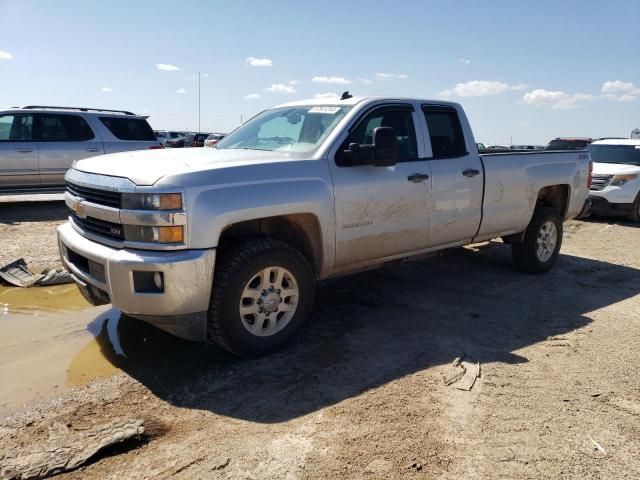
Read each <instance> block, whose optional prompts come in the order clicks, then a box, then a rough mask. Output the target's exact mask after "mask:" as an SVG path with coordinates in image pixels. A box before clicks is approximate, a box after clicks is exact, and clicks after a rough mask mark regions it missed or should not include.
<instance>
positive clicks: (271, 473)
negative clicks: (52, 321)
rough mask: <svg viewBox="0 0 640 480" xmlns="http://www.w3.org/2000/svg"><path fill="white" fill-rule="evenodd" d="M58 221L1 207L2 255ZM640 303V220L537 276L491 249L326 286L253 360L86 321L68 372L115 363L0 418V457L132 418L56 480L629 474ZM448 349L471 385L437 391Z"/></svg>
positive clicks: (600, 231)
mask: <svg viewBox="0 0 640 480" xmlns="http://www.w3.org/2000/svg"><path fill="white" fill-rule="evenodd" d="M63 217H64V211H63V209H62V207H60V205H49V206H45V205H44V204H43V205H41V206H40V207H39V208H38V210H37V212H34V211H33V210H32V209H30V208H29V207H15V206H10V207H9V208H7V207H6V206H4V205H0V258H5V257H11V258H12V257H15V256H24V257H26V258H27V260H29V261H32V262H37V263H42V262H45V263H46V261H51V262H55V261H57V252H56V251H55V242H53V243H52V238H54V237H53V235H54V234H53V230H54V226H55V224H57V223H59V221H61V219H62V218H63ZM22 218H26V220H25V221H24V222H23V221H22V220H21V219H22ZM8 259H9V258H7V260H8ZM48 259H49V260H48ZM50 266H55V265H50ZM639 293H640V225H634V224H630V223H625V222H619V221H615V220H588V221H571V222H569V223H567V224H566V225H565V239H564V246H563V249H562V254H561V256H560V258H559V260H558V263H557V264H556V266H555V268H554V269H553V270H552V271H551V272H550V273H548V274H546V275H542V276H534V275H526V274H522V273H519V272H516V271H515V270H514V269H513V268H512V266H511V261H510V252H509V249H508V247H506V246H504V245H503V244H501V243H498V242H493V243H484V244H481V245H476V246H474V247H469V248H465V249H457V250H454V251H451V252H448V253H447V254H445V255H443V256H441V257H437V258H432V259H428V260H424V261H420V262H415V263H409V264H404V265H399V266H394V267H390V268H385V269H382V270H377V271H370V272H366V273H362V274H358V275H355V276H352V277H345V278H339V279H334V280H331V281H326V282H323V283H321V284H320V285H319V289H318V295H317V300H316V306H315V311H314V314H313V317H312V319H311V321H310V322H309V324H308V325H307V326H306V328H305V330H304V332H303V334H302V336H301V338H300V340H299V341H298V342H297V343H295V344H294V345H293V346H291V347H290V348H288V349H286V350H285V351H283V352H280V353H278V354H275V355H271V356H269V357H266V358H261V359H257V360H239V359H236V358H234V357H230V356H229V355H226V354H224V353H222V352H220V351H218V350H216V349H215V348H214V347H212V346H208V345H201V344H194V343H189V342H186V341H181V340H178V339H175V338H173V337H171V336H169V335H166V334H164V333H162V332H159V331H157V330H155V329H154V328H152V327H150V326H147V325H146V324H143V323H141V322H138V321H136V320H133V319H130V318H124V317H123V318H120V319H117V312H115V317H116V318H115V319H114V318H112V317H113V315H112V317H110V318H107V317H105V314H104V312H103V311H100V312H99V313H95V314H94V313H93V310H85V311H83V312H84V313H83V315H86V316H88V318H86V319H84V320H82V321H80V324H82V325H83V324H84V323H87V324H89V325H90V326H91V328H90V330H91V333H92V338H93V336H95V337H94V338H95V339H94V340H91V341H92V342H93V343H91V344H88V345H87V346H86V347H85V348H84V349H83V350H80V351H76V352H73V354H72V355H71V357H70V359H69V360H68V366H67V368H68V371H74V369H77V367H78V366H79V365H80V366H83V365H84V362H86V361H87V360H86V359H87V358H89V357H88V356H87V355H88V354H87V349H91V348H94V347H93V346H91V345H94V346H95V352H94V353H95V354H96V355H100V356H101V358H103V360H104V361H105V362H108V364H109V365H111V366H112V367H115V368H112V371H111V373H109V374H106V375H102V376H100V377H99V378H97V379H95V380H93V381H91V382H89V383H87V384H84V385H79V386H75V387H73V388H71V387H68V386H67V387H64V388H58V389H57V390H56V393H55V394H53V393H52V394H51V395H48V396H47V397H46V398H44V399H42V398H40V399H36V400H34V401H33V402H32V403H30V404H28V405H26V406H24V407H20V408H14V409H12V410H11V411H8V412H6V413H7V414H6V416H5V418H4V419H2V421H1V422H0V450H3V449H5V450H16V451H20V450H21V449H23V448H25V447H26V446H28V445H31V444H33V443H34V442H38V441H41V440H42V439H44V438H46V435H47V428H48V427H49V426H50V425H51V424H52V423H53V422H56V421H58V422H62V423H65V424H68V425H70V426H71V427H72V428H85V427H87V426H90V425H95V424H101V423H104V422H107V421H110V420H111V419H113V418H118V417H133V418H142V419H144V420H145V424H146V425H147V433H146V434H145V436H144V437H143V438H142V439H138V440H136V441H129V442H127V443H126V444H124V445H121V446H119V447H117V448H115V449H111V450H110V451H108V452H106V453H105V454H103V455H100V456H99V457H98V458H97V459H96V460H95V461H94V462H93V463H91V464H90V465H87V466H85V467H83V468H82V469H80V470H77V471H75V472H71V473H68V474H63V475H60V476H59V477H58V478H61V479H66V478H69V479H71V478H88V479H116V478H118V479H119V478H165V477H170V476H172V477H176V478H185V479H186V478H234V479H235V478H254V479H263V478H278V479H288V478H291V479H295V478H313V479H316V478H317V479H326V478H367V479H369V478H371V479H373V478H430V479H432V478H440V479H481V478H482V479H485V478H488V479H500V478H505V479H506V478H508V479H515V478H518V479H529V478H531V479H542V478H554V479H580V480H585V479H626V478H628V479H637V478H640V370H639V369H638V361H639V360H640V295H639ZM65 315H69V316H70V318H76V317H75V316H76V315H78V314H77V313H76V311H69V312H68V313H66V314H65ZM92 315H93V316H92ZM20 318H22V317H20ZM6 321H7V322H8V321H9V320H6ZM25 321H26V320H25ZM2 322H3V318H2V316H1V315H0V324H1V323H2ZM82 322H84V323H82ZM5 331H6V330H5ZM8 335H10V333H8ZM20 338H23V336H21V337H20ZM22 341H24V340H18V339H16V340H15V341H8V343H9V344H10V345H9V347H10V348H13V350H8V351H15V352H18V351H23V350H24V349H20V348H19V347H20V345H21V343H20V342H22ZM87 341H88V340H87ZM29 345H30V347H29V348H32V349H33V351H34V352H35V351H37V350H38V348H45V347H39V344H38V343H31V344H29ZM3 348H4V347H3ZM74 348H75V347H74ZM27 351H30V350H27ZM56 352H58V351H57V350H56ZM16 354H17V353H16ZM34 354H35V353H34ZM22 355H27V354H26V353H24V352H23V353H22ZM56 355H62V353H60V352H58V353H56ZM462 355H464V356H465V357H466V358H468V359H473V360H474V361H477V362H479V363H480V365H481V377H480V378H479V379H478V380H477V381H476V383H475V385H474V387H473V389H472V390H471V391H462V390H458V389H456V388H455V384H454V385H451V386H445V383H444V378H445V377H446V376H447V375H449V374H450V372H451V367H450V364H451V362H452V361H453V360H454V359H455V358H456V357H460V356H462ZM0 358H1V357H0ZM91 358H93V357H91ZM6 362H7V363H9V361H8V360H6ZM18 363H20V362H18ZM63 363H64V362H63ZM20 364H22V363H20ZM16 365H17V366H16V367H15V368H20V367H19V365H18V364H16ZM29 365H33V363H32V364H29ZM1 368H2V366H0V369H1ZM11 368H12V369H13V368H14V367H11ZM30 368H36V367H33V366H32V367H30ZM23 377H24V378H29V377H28V375H24V376H23ZM72 384H73V383H72ZM76 385H77V384H76ZM0 389H1V391H0V403H2V399H3V398H5V399H6V398H7V397H10V396H11V395H12V386H11V385H10V384H8V382H5V381H3V382H2V383H0ZM596 445H597V446H596ZM598 447H600V448H598ZM0 458H1V455H0ZM0 463H1V461H0Z"/></svg>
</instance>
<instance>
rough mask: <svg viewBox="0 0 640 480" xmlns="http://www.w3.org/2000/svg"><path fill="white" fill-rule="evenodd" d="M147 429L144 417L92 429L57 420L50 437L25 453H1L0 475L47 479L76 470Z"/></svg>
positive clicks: (6, 479)
mask: <svg viewBox="0 0 640 480" xmlns="http://www.w3.org/2000/svg"><path fill="white" fill-rule="evenodd" d="M143 432H144V422H143V420H136V419H125V420H116V421H113V422H110V423H107V424H103V425H99V426H96V427H94V428H92V429H90V430H80V431H78V430H69V428H68V427H67V426H66V425H63V424H61V423H55V424H54V425H53V426H51V427H49V438H48V440H47V441H46V442H44V443H42V444H39V445H36V446H34V447H32V448H31V449H29V450H28V451H26V452H19V453H17V454H16V453H14V452H4V453H2V452H0V478H1V479H2V480H14V479H15V480H26V479H38V478H46V477H49V476H51V475H56V474H58V473H61V472H67V471H70V470H74V469H76V468H78V467H79V466H81V465H82V464H84V463H85V462H87V460H89V459H90V458H92V457H93V456H94V455H96V454H97V453H98V452H99V451H101V450H103V449H104V448H106V447H108V446H110V445H114V444H116V443H121V442H123V441H124V440H127V439H129V438H132V437H136V436H139V435H141V434H142V433H143Z"/></svg>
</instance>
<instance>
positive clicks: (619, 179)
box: [609, 173, 638, 187]
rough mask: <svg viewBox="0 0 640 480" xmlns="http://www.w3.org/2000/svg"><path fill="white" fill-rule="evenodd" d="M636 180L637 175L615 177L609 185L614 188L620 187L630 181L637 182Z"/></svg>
mask: <svg viewBox="0 0 640 480" xmlns="http://www.w3.org/2000/svg"><path fill="white" fill-rule="evenodd" d="M636 178H638V174H637V173H633V174H630V175H614V176H613V178H612V179H611V183H610V184H609V185H613V186H614V187H620V186H622V185H624V184H625V183H627V182H628V181H630V180H635V179H636Z"/></svg>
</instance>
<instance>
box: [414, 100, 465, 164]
mask: <svg viewBox="0 0 640 480" xmlns="http://www.w3.org/2000/svg"><path fill="white" fill-rule="evenodd" d="M422 111H423V113H424V118H425V120H426V121H427V128H428V129H429V138H430V140H431V150H432V151H433V158H434V159H437V158H455V157H462V156H464V155H466V154H467V147H466V145H465V143H464V135H463V133H462V126H461V125H460V119H459V118H458V112H456V111H455V110H454V109H452V108H448V107H445V108H442V107H423V109H422Z"/></svg>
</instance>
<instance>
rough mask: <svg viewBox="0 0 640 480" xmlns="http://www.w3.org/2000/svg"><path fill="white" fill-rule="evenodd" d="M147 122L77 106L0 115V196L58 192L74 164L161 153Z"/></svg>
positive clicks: (34, 108)
mask: <svg viewBox="0 0 640 480" xmlns="http://www.w3.org/2000/svg"><path fill="white" fill-rule="evenodd" d="M146 118H147V117H144V116H140V115H135V114H133V113H131V112H127V111H116V110H103V109H94V108H82V107H49V106H38V105H29V106H24V107H17V108H11V109H8V110H3V111H0V191H12V192H19V191H33V190H58V189H61V188H63V187H64V174H65V173H66V171H67V170H68V169H69V167H70V166H71V165H72V163H73V162H74V161H76V160H81V159H83V158H88V157H94V156H98V155H104V154H108V153H114V152H124V151H131V150H142V149H155V148H160V147H161V146H160V143H159V142H158V140H157V139H156V136H155V135H154V133H153V130H151V127H150V126H149V124H148V123H147V120H146Z"/></svg>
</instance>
